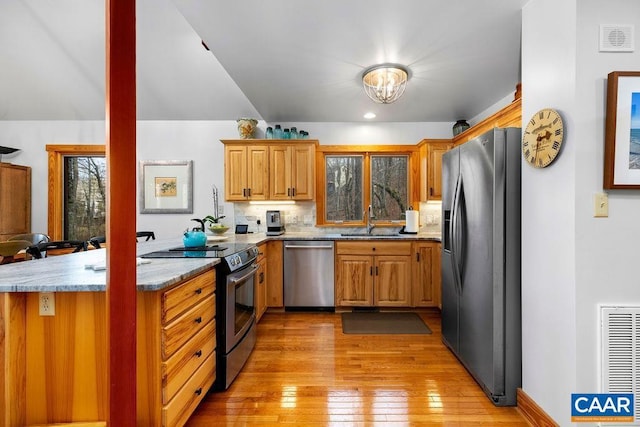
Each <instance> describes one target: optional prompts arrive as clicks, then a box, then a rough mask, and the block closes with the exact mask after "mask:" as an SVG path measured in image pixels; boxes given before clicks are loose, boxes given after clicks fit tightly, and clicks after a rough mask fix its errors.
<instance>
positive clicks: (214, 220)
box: [202, 185, 229, 234]
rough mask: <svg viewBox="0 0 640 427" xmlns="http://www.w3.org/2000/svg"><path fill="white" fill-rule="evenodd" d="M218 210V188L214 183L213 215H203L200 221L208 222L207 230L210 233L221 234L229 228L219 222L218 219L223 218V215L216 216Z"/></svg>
mask: <svg viewBox="0 0 640 427" xmlns="http://www.w3.org/2000/svg"><path fill="white" fill-rule="evenodd" d="M218 212H220V210H219V209H218V188H217V187H216V186H215V185H214V186H213V215H207V216H205V217H204V218H202V221H203V223H204V224H210V226H209V230H211V232H212V233H215V234H223V233H225V232H226V231H227V230H229V227H227V226H226V225H224V224H222V223H221V222H220V220H221V219H222V218H224V215H220V216H218Z"/></svg>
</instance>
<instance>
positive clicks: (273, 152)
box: [269, 143, 316, 200]
mask: <svg viewBox="0 0 640 427" xmlns="http://www.w3.org/2000/svg"><path fill="white" fill-rule="evenodd" d="M315 153H316V149H315V145H314V144H299V143H296V144H291V145H273V146H271V147H269V167H270V170H269V199H270V200H313V198H314V195H315V191H314V189H315V185H314V183H315Z"/></svg>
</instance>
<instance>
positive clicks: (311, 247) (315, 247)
mask: <svg viewBox="0 0 640 427" xmlns="http://www.w3.org/2000/svg"><path fill="white" fill-rule="evenodd" d="M284 248H285V249H333V246H324V245H310V246H301V245H284Z"/></svg>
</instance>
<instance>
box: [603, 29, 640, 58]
mask: <svg viewBox="0 0 640 427" xmlns="http://www.w3.org/2000/svg"><path fill="white" fill-rule="evenodd" d="M633 50H634V42H633V25H605V24H602V25H600V52H633Z"/></svg>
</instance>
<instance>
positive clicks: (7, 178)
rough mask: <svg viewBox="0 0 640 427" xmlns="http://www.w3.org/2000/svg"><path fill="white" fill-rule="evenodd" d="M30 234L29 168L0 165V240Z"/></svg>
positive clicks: (6, 164)
mask: <svg viewBox="0 0 640 427" xmlns="http://www.w3.org/2000/svg"><path fill="white" fill-rule="evenodd" d="M26 233H31V168H30V167H28V166H20V165H14V164H11V163H0V240H7V239H8V238H9V237H11V236H13V235H16V234H26Z"/></svg>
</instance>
